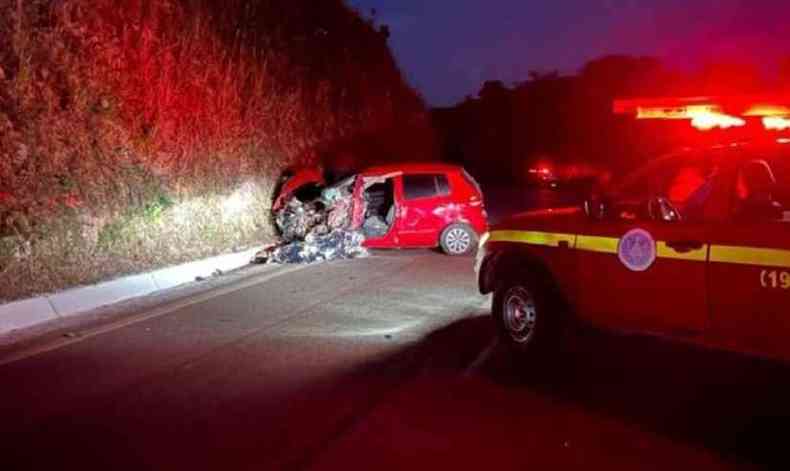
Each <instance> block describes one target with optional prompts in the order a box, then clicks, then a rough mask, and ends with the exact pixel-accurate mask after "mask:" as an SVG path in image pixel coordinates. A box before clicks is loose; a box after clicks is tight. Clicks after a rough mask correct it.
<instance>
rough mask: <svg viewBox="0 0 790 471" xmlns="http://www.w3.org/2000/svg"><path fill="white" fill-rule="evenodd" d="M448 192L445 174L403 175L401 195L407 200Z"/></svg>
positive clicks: (448, 187) (446, 193) (448, 186)
mask: <svg viewBox="0 0 790 471" xmlns="http://www.w3.org/2000/svg"><path fill="white" fill-rule="evenodd" d="M448 194H450V185H449V182H448V181H447V176H446V175H441V174H416V175H404V176H403V195H404V197H405V198H406V199H407V200H415V199H420V198H431V197H434V196H440V195H448Z"/></svg>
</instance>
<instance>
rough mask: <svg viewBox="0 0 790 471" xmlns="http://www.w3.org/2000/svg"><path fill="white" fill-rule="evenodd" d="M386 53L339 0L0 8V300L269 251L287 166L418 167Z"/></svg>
mask: <svg viewBox="0 0 790 471" xmlns="http://www.w3.org/2000/svg"><path fill="white" fill-rule="evenodd" d="M387 36H388V31H387V29H386V28H385V27H382V28H377V27H376V25H374V24H373V22H372V21H371V20H365V19H363V18H362V17H361V16H360V15H359V14H357V13H356V12H355V11H353V10H351V9H349V8H348V7H347V6H346V5H345V4H344V3H343V1H342V0H322V1H320V2H314V1H311V0H227V1H223V2H213V1H211V0H90V1H85V0H58V1H54V0H24V1H22V0H0V300H9V299H14V298H19V297H22V296H26V295H31V294H34V293H38V292H44V291H51V290H55V289H60V288H64V287H67V286H73V285H77V284H83V283H88V282H93V281H97V280H101V279H106V278H109V277H113V276H117V275H120V274H125V273H130V272H135V271H140V270H144V269H148V268H152V267H159V266H163V265H167V264H171V263H176V262H181V261H186V260H190V259H195V258H198V257H203V256H207V255H211V254H215V253H218V252H223V251H228V250H235V249H239V248H241V247H244V246H249V245H250V244H254V243H257V242H259V241H261V240H265V239H266V238H267V237H269V236H270V235H271V224H270V221H269V217H268V213H269V211H268V208H269V205H270V203H271V198H272V192H273V190H274V186H275V184H276V181H277V179H278V177H279V175H280V174H281V172H282V171H283V170H284V169H285V168H287V167H290V166H293V165H306V164H314V163H318V162H323V163H325V164H329V165H343V166H359V165H363V164H366V163H370V162H372V161H379V160H387V159H393V158H408V159H410V160H411V159H419V158H426V157H430V155H431V152H432V136H431V133H430V131H429V129H430V128H429V125H428V120H427V117H426V114H425V111H424V107H423V104H422V101H421V99H420V98H419V97H418V96H417V95H416V93H415V92H414V91H412V90H411V89H410V88H409V87H408V86H407V85H405V84H404V81H403V79H402V77H401V74H400V72H399V70H398V68H397V65H396V64H395V62H394V60H393V58H392V55H391V53H390V51H389V47H388V44H387ZM403 135H408V136H410V138H409V139H403V138H402V136H403Z"/></svg>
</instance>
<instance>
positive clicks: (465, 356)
mask: <svg viewBox="0 0 790 471" xmlns="http://www.w3.org/2000/svg"><path fill="white" fill-rule="evenodd" d="M486 336H493V326H492V325H491V322H490V319H489V318H488V317H477V318H472V319H465V320H462V321H460V322H457V323H455V324H452V325H450V326H448V327H447V328H445V329H443V330H441V331H437V332H435V333H433V334H432V335H431V336H430V337H429V338H427V339H426V343H427V344H432V345H433V347H431V348H436V347H437V346H440V345H446V346H450V345H459V346H460V347H459V351H458V352H457V355H456V356H455V357H454V360H453V361H455V362H456V366H460V365H463V364H469V362H470V361H472V360H471V358H472V357H473V355H472V353H471V350H473V348H472V347H469V345H470V344H472V343H474V344H475V345H476V346H477V348H478V351H479V349H480V346H481V345H484V341H480V338H481V337H486ZM489 338H490V337H489ZM470 339H475V341H474V342H470ZM464 345H466V347H465V346H464ZM465 348H466V350H468V351H465ZM540 361H541V362H543V363H542V365H541V366H542V368H540V369H539V370H538V369H537V368H535V367H534V366H528V365H526V364H525V363H523V362H521V363H520V362H519V361H517V359H515V358H513V356H512V355H511V354H510V352H507V351H506V349H505V348H504V347H499V348H497V350H496V352H495V353H494V354H493V355H492V356H491V357H490V359H489V360H488V361H487V362H485V364H484V365H483V366H482V367H481V368H480V369H479V371H478V372H477V375H478V376H479V377H481V378H482V379H483V381H484V382H486V383H488V384H489V385H491V386H492V387H499V388H504V389H505V390H507V391H508V392H509V393H515V395H517V394H519V393H523V395H524V399H525V401H526V400H529V398H530V395H533V394H537V395H540V396H542V397H544V398H546V399H550V400H551V401H561V402H563V403H565V404H567V405H568V406H569V407H578V408H581V409H583V410H584V411H588V412H592V413H594V414H596V415H597V416H603V417H607V418H612V419H615V420H618V421H622V422H626V423H628V424H630V425H631V426H635V427H636V428H637V429H640V430H647V431H650V432H651V433H655V434H657V435H660V436H663V437H666V438H668V439H670V440H672V441H675V442H682V443H685V444H687V445H689V446H692V447H695V448H699V447H702V448H705V449H707V450H710V451H712V452H714V453H716V454H717V455H719V456H720V457H721V458H723V459H725V460H726V461H728V462H731V463H740V464H747V463H748V464H757V465H760V466H770V467H775V468H781V469H788V467H790V457H788V454H787V440H786V438H785V437H786V434H785V427H786V424H787V423H788V419H790V374H789V373H790V369H789V368H788V367H787V366H786V365H782V364H777V363H772V362H768V361H765V360H760V359H755V358H750V357H745V356H740V355H735V354H730V353H726V352H717V351H711V350H703V349H698V348H693V347H689V346H686V345H680V344H676V343H671V342H668V341H664V340H660V339H654V338H647V337H640V336H617V335H610V334H605V333H602V332H597V331H592V330H580V331H577V332H574V333H573V334H570V335H568V336H567V338H566V339H565V341H564V346H563V349H562V352H561V353H558V354H557V355H556V356H554V357H551V358H545V359H541V360H540ZM443 366H445V367H447V366H452V365H449V364H447V365H443ZM479 391H480V393H481V394H487V390H486V389H485V388H483V389H479ZM515 395H514V396H515ZM479 400H480V401H481V403H484V402H487V401H490V398H489V397H480V398H479ZM501 406H503V407H507V406H506V405H504V404H503V405H501ZM512 410H513V411H516V412H515V413H518V412H517V411H519V410H520V409H519V407H518V404H514V405H513V408H512ZM576 426H578V427H585V428H592V429H595V427H596V424H595V423H586V424H582V423H580V424H576Z"/></svg>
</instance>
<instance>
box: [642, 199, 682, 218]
mask: <svg viewBox="0 0 790 471" xmlns="http://www.w3.org/2000/svg"><path fill="white" fill-rule="evenodd" d="M647 211H648V213H649V214H650V219H652V220H653V221H664V222H676V221H680V220H682V218H681V216H680V211H678V209H677V208H676V207H675V205H673V204H672V203H671V202H670V201H669V200H668V199H667V198H665V197H663V196H658V197H655V198H651V199H650V200H649V201H648V203H647Z"/></svg>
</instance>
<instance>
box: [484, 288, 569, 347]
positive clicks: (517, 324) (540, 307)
mask: <svg viewBox="0 0 790 471" xmlns="http://www.w3.org/2000/svg"><path fill="white" fill-rule="evenodd" d="M554 304H556V303H552V302H550V297H549V296H548V293H546V292H545V288H544V287H543V286H542V285H541V284H540V283H537V282H535V281H533V280H532V279H531V277H529V276H525V277H523V278H522V279H519V280H509V281H507V282H504V283H502V284H501V285H500V286H499V287H497V288H496V289H495V290H494V300H493V306H492V313H493V316H494V320H495V322H496V324H497V328H498V331H499V335H500V338H501V339H502V340H503V341H504V343H505V344H507V346H508V347H510V348H511V349H512V350H513V351H515V352H516V353H517V354H519V355H524V356H526V357H535V356H539V354H540V353H545V352H547V351H548V350H550V349H554V348H557V346H558V344H559V337H560V336H559V332H560V329H559V328H560V318H559V313H557V312H552V311H554V309H552V305H554Z"/></svg>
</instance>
